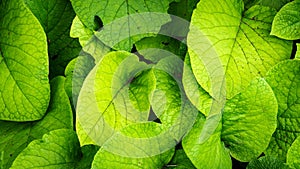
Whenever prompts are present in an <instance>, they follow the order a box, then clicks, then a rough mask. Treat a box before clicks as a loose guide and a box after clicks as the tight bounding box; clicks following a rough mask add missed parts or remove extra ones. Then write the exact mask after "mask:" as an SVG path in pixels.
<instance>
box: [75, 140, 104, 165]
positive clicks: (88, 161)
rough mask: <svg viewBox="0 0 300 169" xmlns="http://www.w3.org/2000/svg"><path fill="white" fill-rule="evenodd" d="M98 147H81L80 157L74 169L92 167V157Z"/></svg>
mask: <svg viewBox="0 0 300 169" xmlns="http://www.w3.org/2000/svg"><path fill="white" fill-rule="evenodd" d="M99 148H100V147H98V146H95V145H85V146H83V147H81V152H82V157H81V159H80V161H79V162H78V163H77V164H76V167H75V168H76V169H87V168H91V167H92V162H93V160H94V156H95V154H96V153H97V151H98V150H99Z"/></svg>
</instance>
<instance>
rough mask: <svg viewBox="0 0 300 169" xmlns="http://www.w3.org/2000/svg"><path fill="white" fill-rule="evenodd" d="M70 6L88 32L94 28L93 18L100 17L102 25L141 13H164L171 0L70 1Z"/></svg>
mask: <svg viewBox="0 0 300 169" xmlns="http://www.w3.org/2000/svg"><path fill="white" fill-rule="evenodd" d="M71 2H72V6H73V8H74V10H75V12H76V14H77V16H78V18H79V19H80V20H81V21H82V23H83V24H84V25H86V26H87V27H88V28H89V29H90V30H93V29H94V28H95V27H96V23H95V21H94V19H95V18H94V16H98V17H100V19H101V21H102V22H103V24H104V25H106V24H109V23H111V22H113V21H114V20H116V19H117V18H121V17H124V16H128V15H132V14H136V13H143V12H164V13H166V12H167V10H168V7H169V3H170V2H172V0H160V1H159V2H154V1H149V0H146V1H141V0H139V1H122V0H117V1H112V0H108V1H101V0H88V1H85V2H83V1H80V0H71Z"/></svg>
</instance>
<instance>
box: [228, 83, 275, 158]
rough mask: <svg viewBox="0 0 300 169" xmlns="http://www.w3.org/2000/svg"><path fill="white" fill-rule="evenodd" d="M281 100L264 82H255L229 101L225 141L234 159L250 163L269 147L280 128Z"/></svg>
mask: <svg viewBox="0 0 300 169" xmlns="http://www.w3.org/2000/svg"><path fill="white" fill-rule="evenodd" d="M277 110H278V106H277V101H276V98H275V96H274V93H273V91H272V89H271V87H270V86H269V85H268V84H267V82H266V81H265V80H264V79H255V80H253V81H252V82H251V83H250V86H249V87H247V89H245V90H244V91H242V93H240V94H238V95H236V96H235V97H234V98H232V99H230V100H228V101H227V102H226V106H225V108H224V112H223V128H222V140H223V141H224V143H225V145H226V146H227V147H228V148H229V149H230V154H231V156H232V157H234V158H236V159H237V160H239V161H243V162H247V161H250V160H251V159H253V158H256V157H258V156H259V155H260V154H261V153H262V152H263V151H265V149H266V148H267V147H268V144H269V142H270V139H271V137H272V134H273V132H274V131H275V129H276V117H277Z"/></svg>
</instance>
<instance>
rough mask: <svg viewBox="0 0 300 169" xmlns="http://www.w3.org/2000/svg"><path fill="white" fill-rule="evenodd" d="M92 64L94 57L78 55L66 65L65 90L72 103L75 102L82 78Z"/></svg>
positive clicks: (93, 64)
mask: <svg viewBox="0 0 300 169" xmlns="http://www.w3.org/2000/svg"><path fill="white" fill-rule="evenodd" d="M94 66H95V63H94V59H93V58H92V57H90V56H88V55H87V56H78V57H77V58H74V59H73V60H71V61H70V62H69V64H68V65H67V67H66V69H65V76H66V82H65V90H66V92H67V94H68V96H69V98H70V100H71V101H72V103H73V104H74V105H76V103H77V98H78V95H79V92H80V90H81V87H82V85H83V81H84V79H85V78H86V76H87V75H88V74H89V72H90V71H91V69H92V68H93V67H94Z"/></svg>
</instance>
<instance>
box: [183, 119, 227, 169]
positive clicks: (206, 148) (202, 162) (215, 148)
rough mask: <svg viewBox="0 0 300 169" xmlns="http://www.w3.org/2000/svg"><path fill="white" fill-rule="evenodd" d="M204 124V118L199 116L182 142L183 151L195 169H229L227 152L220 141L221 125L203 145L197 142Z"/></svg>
mask: <svg viewBox="0 0 300 169" xmlns="http://www.w3.org/2000/svg"><path fill="white" fill-rule="evenodd" d="M204 122H205V118H204V117H203V116H202V115H200V114H199V115H198V119H197V121H196V123H195V124H194V126H193V129H192V130H191V131H190V132H189V133H188V135H187V136H185V137H184V138H183V140H182V146H183V149H184V151H185V152H186V154H187V156H188V157H189V159H190V160H191V161H192V163H193V164H194V165H195V167H196V168H201V169H206V168H207V169H211V168H222V169H231V168H232V164H231V159H230V155H229V150H227V149H226V148H225V145H224V143H223V142H222V141H221V129H222V125H221V123H219V125H218V127H217V129H216V130H215V131H214V133H213V134H212V135H211V137H209V139H208V140H206V141H205V142H204V143H200V142H199V139H200V135H201V131H202V129H203V125H204Z"/></svg>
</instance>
